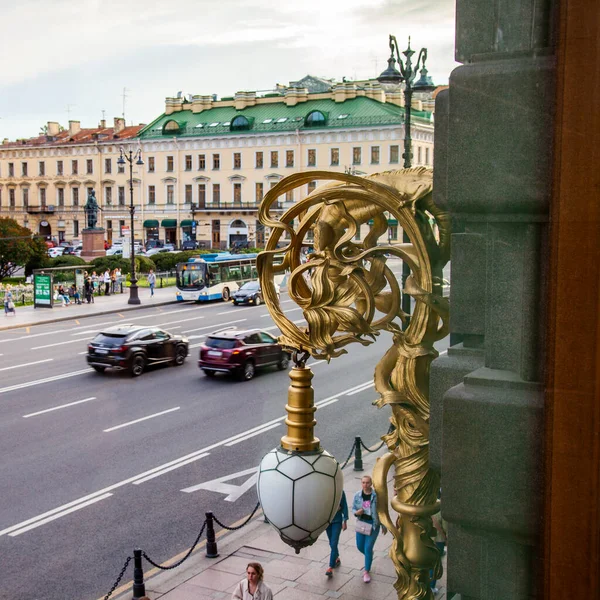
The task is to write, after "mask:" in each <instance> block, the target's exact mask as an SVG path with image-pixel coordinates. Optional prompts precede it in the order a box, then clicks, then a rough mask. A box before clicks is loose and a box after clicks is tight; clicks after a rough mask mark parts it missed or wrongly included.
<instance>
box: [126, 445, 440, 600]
mask: <svg viewBox="0 0 600 600" xmlns="http://www.w3.org/2000/svg"><path fill="white" fill-rule="evenodd" d="M384 452H385V449H381V450H379V451H378V452H376V453H373V454H367V453H365V454H363V464H364V471H362V472H356V471H353V468H352V466H353V462H352V461H350V463H349V464H348V466H347V467H346V469H344V490H345V491H346V496H347V498H348V503H349V504H351V502H352V497H353V496H354V493H355V492H356V491H357V490H359V489H360V479H361V477H362V476H363V475H364V474H365V473H370V472H371V471H372V469H373V464H374V463H375V459H376V457H377V456H381V455H382V454H384ZM392 482H393V475H392V477H391V478H390V480H389V481H388V486H390V492H391V485H392ZM217 516H218V515H217ZM353 525H354V519H353V517H352V516H351V517H350V520H349V521H348V529H347V530H346V531H343V532H342V535H341V537H340V544H339V548H340V558H341V561H342V564H341V566H340V567H339V568H337V569H335V570H334V575H333V577H331V578H327V577H326V576H325V570H326V569H327V566H328V561H329V544H328V542H327V535H326V534H325V533H322V534H321V537H320V538H319V540H318V541H317V542H315V543H314V544H313V545H312V546H310V547H309V548H305V549H304V550H302V551H301V552H300V554H299V555H297V554H296V553H295V551H294V549H293V548H290V547H289V546H287V545H286V544H284V543H283V542H282V541H281V539H280V538H279V535H278V534H277V532H276V530H275V529H274V528H273V527H271V526H270V525H269V524H268V523H265V522H264V519H263V517H262V513H260V511H259V513H257V516H256V517H255V518H254V519H253V520H252V521H251V522H250V523H248V525H246V526H245V527H243V528H242V529H240V530H239V531H236V532H233V533H227V532H224V531H220V532H219V531H218V530H219V529H220V528H219V527H218V526H215V528H216V530H217V543H218V550H219V556H218V557H217V558H212V559H211V558H206V556H205V550H204V543H202V544H199V547H198V548H197V549H196V551H195V552H194V554H192V556H191V557H190V558H189V559H188V560H187V561H185V562H184V563H183V564H182V565H181V566H179V567H176V568H175V569H173V570H172V571H161V572H159V573H158V574H155V573H156V571H157V569H152V570H150V565H149V564H148V562H147V561H145V560H144V569H145V571H146V574H145V578H146V595H147V596H148V597H149V598H151V600H209V599H210V600H213V599H216V598H220V599H223V600H229V599H230V598H231V594H232V590H233V588H234V586H235V585H236V584H237V583H238V582H239V581H240V580H241V579H243V578H245V572H246V565H247V564H248V562H252V561H257V562H260V563H261V564H262V565H263V567H264V569H265V583H266V584H267V585H269V587H270V588H271V589H272V590H273V595H274V597H275V598H277V599H278V600H319V599H323V598H339V599H340V600H396V599H397V597H398V596H397V592H396V590H395V589H394V587H393V583H394V581H395V580H396V575H395V570H394V566H393V563H392V561H391V559H390V558H389V555H388V551H389V548H390V545H391V543H392V537H391V535H390V534H389V533H388V534H387V535H382V534H380V535H379V537H378V539H377V542H376V544H375V553H374V556H375V558H374V561H373V567H372V570H371V578H372V579H371V582H370V583H368V584H366V583H364V582H363V580H362V571H361V568H362V567H363V565H364V557H363V555H362V554H360V553H359V552H358V550H357V549H356V544H355V539H354V538H355V533H354V527H353ZM219 534H225V535H223V536H222V537H221V538H220V537H219ZM151 558H152V557H151ZM179 558H181V557H179ZM443 562H444V570H445V566H446V559H445V558H444V559H443ZM129 574H131V571H129ZM437 587H438V589H439V592H438V594H437V595H436V596H435V598H436V600H449V597H448V596H447V595H446V575H445V573H444V575H443V577H442V579H441V580H440V581H438V583H437ZM115 597H116V598H119V600H125V599H126V598H127V599H129V598H131V597H132V592H131V588H129V591H127V592H125V593H121V595H120V596H115Z"/></svg>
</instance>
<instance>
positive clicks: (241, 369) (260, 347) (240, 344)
mask: <svg viewBox="0 0 600 600" xmlns="http://www.w3.org/2000/svg"><path fill="white" fill-rule="evenodd" d="M289 364H290V356H289V354H288V353H287V352H285V351H284V350H283V348H282V347H281V346H280V345H279V344H278V343H277V339H276V338H274V337H273V336H272V335H271V334H270V333H267V332H266V331H260V330H259V329H250V330H246V331H240V330H238V329H227V330H224V331H217V332H215V333H212V334H211V335H209V336H208V337H207V338H206V341H205V342H204V344H203V345H202V346H201V347H200V358H199V360H198V366H199V367H200V368H201V369H202V371H203V372H204V374H205V375H207V376H209V377H212V376H213V375H214V374H215V373H233V374H235V375H237V377H238V378H239V379H241V380H242V381H248V380H249V379H252V378H253V377H254V374H255V373H256V369H262V368H264V367H271V366H276V367H277V368H278V369H281V370H284V369H287V368H288V366H289Z"/></svg>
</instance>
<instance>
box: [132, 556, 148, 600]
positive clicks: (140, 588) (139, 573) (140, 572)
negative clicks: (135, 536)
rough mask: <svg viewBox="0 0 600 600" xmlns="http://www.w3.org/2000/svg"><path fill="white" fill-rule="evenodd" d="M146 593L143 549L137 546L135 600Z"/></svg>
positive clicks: (134, 568)
mask: <svg viewBox="0 0 600 600" xmlns="http://www.w3.org/2000/svg"><path fill="white" fill-rule="evenodd" d="M145 595H146V586H145V585H144V569H143V568H142V551H141V550H140V549H139V548H136V549H135V550H134V551H133V600H137V599H138V598H143V597H144V596H145Z"/></svg>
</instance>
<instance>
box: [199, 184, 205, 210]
mask: <svg viewBox="0 0 600 600" xmlns="http://www.w3.org/2000/svg"><path fill="white" fill-rule="evenodd" d="M198 206H200V207H201V208H204V207H205V206H206V184H205V183H199V184H198Z"/></svg>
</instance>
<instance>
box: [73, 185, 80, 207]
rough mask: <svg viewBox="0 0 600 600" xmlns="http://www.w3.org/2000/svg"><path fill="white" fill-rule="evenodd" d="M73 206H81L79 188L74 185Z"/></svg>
mask: <svg viewBox="0 0 600 600" xmlns="http://www.w3.org/2000/svg"><path fill="white" fill-rule="evenodd" d="M71 194H72V199H73V206H79V188H78V187H74V188H73V190H72V192H71Z"/></svg>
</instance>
